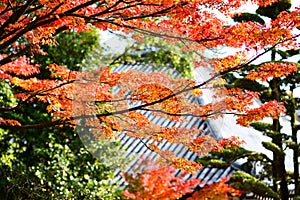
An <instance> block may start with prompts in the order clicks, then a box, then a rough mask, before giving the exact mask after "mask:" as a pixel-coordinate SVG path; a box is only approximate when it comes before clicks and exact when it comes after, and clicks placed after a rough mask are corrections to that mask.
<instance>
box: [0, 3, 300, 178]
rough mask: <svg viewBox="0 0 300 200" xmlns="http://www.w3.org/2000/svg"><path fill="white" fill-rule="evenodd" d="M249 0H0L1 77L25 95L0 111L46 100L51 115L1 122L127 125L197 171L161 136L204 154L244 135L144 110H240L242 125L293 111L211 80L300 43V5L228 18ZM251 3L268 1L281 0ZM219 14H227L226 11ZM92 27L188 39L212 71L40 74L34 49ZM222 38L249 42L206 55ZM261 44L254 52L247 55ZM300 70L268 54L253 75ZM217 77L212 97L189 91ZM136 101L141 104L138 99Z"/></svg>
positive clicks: (176, 163) (171, 160) (208, 113)
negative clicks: (215, 133)
mask: <svg viewBox="0 0 300 200" xmlns="http://www.w3.org/2000/svg"><path fill="white" fill-rule="evenodd" d="M247 2H248V1H243V0H229V1H226V2H224V1H215V0H214V1H212V0H206V1H197V0H191V1H188V0H185V1H180V0H175V1H172V0H167V1H165V0H160V1H152V0H142V1H135V0H132V1H124V0H111V1H97V0H77V1H69V0H61V1H44V0H30V1H26V2H23V1H8V0H2V1H1V4H0V13H1V16H0V23H1V27H0V39H1V40H0V41H1V43H0V52H1V57H0V64H1V67H0V70H1V75H0V77H1V79H2V80H5V81H7V82H9V84H12V85H13V86H14V88H16V90H15V91H14V96H15V97H16V98H17V99H18V100H17V102H16V103H14V104H13V105H9V106H6V105H4V106H2V107H1V108H0V110H1V112H10V111H16V110H18V109H21V108H22V105H23V104H25V103H28V102H34V101H38V102H43V103H44V104H45V105H46V106H47V107H46V109H47V111H48V112H49V113H51V116H52V117H51V120H50V121H48V122H44V123H37V124H32V123H28V121H25V122H20V121H19V120H18V119H16V118H14V117H11V118H5V117H2V115H1V118H0V127H1V128H5V129H33V128H45V127H51V126H70V127H72V128H76V127H83V126H84V127H86V128H88V130H89V132H91V133H93V134H94V135H95V137H97V138H100V139H101V138H116V137H117V135H116V132H119V131H124V132H125V133H126V134H127V135H129V136H132V137H135V138H146V139H149V140H152V141H153V143H152V144H150V145H148V148H150V149H151V150H153V151H155V152H157V153H158V154H160V155H161V157H162V158H164V161H162V162H163V163H165V164H167V165H170V166H173V167H177V168H179V169H182V170H186V171H188V172H191V173H193V172H195V171H197V170H198V169H200V167H201V164H200V163H196V162H193V161H188V160H185V159H183V158H180V157H179V158H177V157H176V156H175V155H174V154H172V153H171V152H165V151H162V150H160V149H159V145H158V144H159V143H160V142H161V141H162V140H167V141H170V142H174V143H182V144H184V145H185V146H186V147H188V148H190V149H191V150H192V151H194V152H197V153H198V154H199V155H203V154H208V153H209V152H210V151H212V150H218V151H222V150H223V149H224V147H228V146H230V145H232V144H240V141H238V140H237V139H232V140H230V139H224V140H221V141H215V140H214V139H213V138H211V137H210V136H203V137H200V138H194V135H195V134H196V133H198V132H199V131H197V130H195V129H186V128H183V127H171V128H166V127H161V126H159V125H157V124H154V123H151V122H150V121H149V120H148V119H147V118H146V117H145V116H143V114H141V113H140V111H152V112H153V113H154V114H156V115H160V116H163V117H166V118H168V119H169V120H172V121H175V122H177V121H181V120H184V119H183V118H184V116H198V117H202V118H203V119H207V118H213V117H219V116H222V115H224V114H234V115H236V117H237V122H238V123H239V124H241V125H249V124H250V123H251V122H253V121H257V120H261V119H263V118H264V117H272V118H274V119H277V118H278V117H279V115H280V114H282V113H283V112H284V111H285V109H284V106H283V105H282V103H281V102H278V101H276V100H278V99H272V100H271V101H269V102H266V103H265V104H263V105H261V106H260V107H258V108H253V107H252V106H251V105H252V103H253V101H254V100H255V99H256V98H258V94H257V93H256V92H251V91H247V90H242V89H226V88H223V87H221V85H220V84H218V83H217V82H213V80H215V79H216V78H218V77H220V76H221V75H224V74H226V73H228V72H232V71H240V70H244V69H245V68H246V67H247V66H249V64H251V63H252V62H253V61H255V60H256V59H257V58H259V57H260V56H262V55H264V54H266V53H267V52H270V51H272V50H273V49H274V48H275V47H288V48H294V47H296V46H297V41H296V38H297V37H298V36H299V35H297V34H295V33H294V32H293V30H294V29H295V28H296V27H298V26H299V23H300V22H299V8H297V9H295V10H294V11H292V12H282V13H280V14H279V15H278V16H277V18H276V19H273V20H272V21H271V22H270V23H269V24H265V25H261V24H259V23H256V22H251V21H249V22H242V23H237V24H230V23H228V20H227V17H230V16H232V15H234V14H236V13H237V12H238V8H239V7H240V6H241V5H243V4H245V3H247ZM251 2H252V3H253V4H258V5H259V6H262V7H263V6H268V5H271V4H272V3H275V2H277V0H268V1H265V0H253V1H251ZM215 10H218V11H217V12H218V13H219V14H217V13H216V11H215ZM219 15H223V16H224V17H223V18H224V19H225V20H222V19H221V17H219ZM92 27H97V28H98V29H100V30H111V31H123V32H125V33H129V32H131V31H135V32H134V36H133V37H134V38H136V39H137V40H142V36H143V34H152V35H154V36H159V37H162V38H163V39H165V40H167V41H169V42H174V43H176V42H183V43H184V45H183V47H182V50H183V51H193V52H196V53H197V54H199V57H200V60H197V61H195V67H198V66H202V65H203V64H206V65H209V66H211V67H212V68H213V69H214V71H213V74H212V76H211V77H210V78H208V79H207V80H204V81H203V82H201V83H197V82H195V81H193V80H188V79H171V78H170V77H169V76H167V75H166V74H163V73H159V72H154V73H151V74H146V73H142V72H137V71H126V72H123V73H116V72H113V73H112V72H111V71H110V69H109V68H106V67H102V68H98V69H95V70H92V71H83V72H79V71H71V70H69V69H67V68H66V67H64V66H59V65H57V64H55V63H51V64H49V65H48V66H47V67H46V69H47V70H49V72H50V73H51V76H50V78H46V79H40V78H38V74H39V72H40V65H39V63H36V62H34V61H33V60H32V57H31V56H32V55H33V54H34V53H40V54H44V53H45V52H43V49H42V48H41V45H55V43H56V41H55V38H54V36H55V35H57V34H59V33H61V32H64V31H76V32H84V31H87V30H90V29H91V28H92ZM220 46H227V47H234V48H239V49H241V50H240V52H238V53H236V54H234V55H230V56H227V57H225V58H222V59H212V60H209V61H205V63H204V60H203V58H204V56H203V52H204V51H205V50H207V49H209V48H217V47H220ZM253 52H254V56H253V57H249V56H247V55H248V54H249V53H253ZM201 55H202V56H201ZM272 66H273V67H272ZM276 66H278V67H280V70H276V71H274V70H272V71H267V70H268V69H273V68H275V67H276ZM253 70H255V69H253ZM283 70H284V72H282V71H283ZM294 70H295V66H294V65H293V64H288V63H285V64H281V65H277V63H269V64H268V65H265V66H263V67H262V68H260V69H258V70H255V72H254V73H253V74H252V77H256V78H257V77H258V76H260V77H261V76H264V77H266V76H268V77H280V76H282V75H288V74H291V73H293V72H294ZM262 72H264V73H262ZM212 86H213V87H215V91H214V92H215V94H216V96H218V95H219V96H220V97H221V98H219V99H218V101H216V102H214V103H208V104H206V105H198V104H192V103H190V102H189V101H188V100H187V99H186V98H185V96H186V94H187V93H188V92H190V91H192V93H194V95H199V94H200V93H201V89H205V88H210V87H212ZM82 88H85V90H82ZM116 88H118V90H117V89H116ZM114 91H116V92H114ZM129 102H133V103H135V104H134V105H133V106H132V104H130V103H129ZM137 104H139V105H137Z"/></svg>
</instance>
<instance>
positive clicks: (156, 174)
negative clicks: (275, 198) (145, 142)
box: [122, 160, 241, 200]
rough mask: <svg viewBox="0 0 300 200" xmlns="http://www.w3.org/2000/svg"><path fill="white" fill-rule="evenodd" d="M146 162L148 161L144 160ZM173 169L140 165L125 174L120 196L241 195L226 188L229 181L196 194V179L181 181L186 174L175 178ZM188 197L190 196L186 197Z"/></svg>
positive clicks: (203, 196) (197, 180)
mask: <svg viewBox="0 0 300 200" xmlns="http://www.w3.org/2000/svg"><path fill="white" fill-rule="evenodd" d="M146 161H147V160H146ZM174 173H175V170H174V169H173V168H170V167H166V166H160V165H158V164H156V163H151V162H145V161H144V162H143V163H142V164H141V167H140V169H138V171H135V172H134V173H125V174H124V177H125V180H126V182H127V186H126V188H125V190H123V191H122V194H123V195H124V196H126V197H128V198H129V199H144V200H147V199H149V200H150V199H160V200H164V199H165V200H167V199H170V200H171V199H180V198H184V199H189V200H193V199H195V200H196V199H197V200H200V199H203V200H205V199H218V200H225V199H229V198H233V197H239V196H241V192H240V191H239V190H236V189H234V188H232V187H230V186H229V184H228V183H227V181H228V178H223V179H221V180H220V181H218V182H217V183H214V184H211V185H206V186H205V187H203V188H202V189H200V190H199V191H197V192H195V191H194V190H193V189H194V188H195V187H196V186H197V185H199V184H201V182H200V180H199V179H196V178H191V179H189V180H184V176H185V175H186V173H182V174H180V175H179V176H174ZM187 195H189V196H190V197H188V198H187V197H186V196H187Z"/></svg>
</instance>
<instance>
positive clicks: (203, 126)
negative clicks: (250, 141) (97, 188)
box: [114, 63, 238, 187]
mask: <svg viewBox="0 0 300 200" xmlns="http://www.w3.org/2000/svg"><path fill="white" fill-rule="evenodd" d="M133 69H134V70H138V71H143V72H152V71H153V68H152V67H151V65H149V64H140V63H138V64H135V65H131V64H125V65H121V66H120V67H117V68H114V71H117V72H122V71H126V70H133ZM162 71H167V70H166V69H162ZM179 76H180V75H179V74H178V73H177V72H173V73H172V77H179ZM188 99H189V100H190V101H191V102H193V103H196V102H197V103H199V104H201V103H202V102H203V101H202V99H201V98H199V97H194V96H188ZM142 113H143V114H145V115H146V116H147V117H148V118H149V120H150V121H152V122H153V123H156V124H158V125H163V126H165V127H171V126H182V127H186V128H190V127H192V126H194V127H197V129H199V135H210V136H212V137H214V138H220V136H219V135H217V134H218V133H215V132H214V131H213V129H212V128H211V125H210V123H209V121H204V120H202V119H200V118H196V117H192V116H189V117H187V118H186V119H187V122H185V123H182V124H179V123H176V124H175V123H174V122H172V121H170V120H167V119H165V118H162V117H158V116H154V115H151V112H149V111H143V112H142ZM200 130H204V132H201V131H200ZM199 135H198V136H199ZM119 138H120V142H121V144H122V147H123V148H126V155H125V156H126V157H130V156H135V158H134V159H133V160H132V162H131V163H130V164H129V165H128V167H127V169H125V171H126V172H130V171H132V170H133V169H135V168H138V163H139V162H138V160H139V159H140V158H141V157H143V158H148V159H151V160H154V159H156V158H157V157H158V155H157V154H156V153H154V152H152V151H151V150H149V149H148V148H147V147H146V146H145V145H144V144H143V142H144V143H148V142H149V141H147V140H146V139H143V141H140V140H137V139H135V138H132V137H129V136H127V135H125V134H124V133H120V134H119ZM159 147H160V148H161V149H162V150H171V151H172V152H173V153H175V155H176V156H178V157H183V158H186V159H188V160H195V159H196V158H197V154H196V153H194V152H191V151H189V150H188V149H187V148H185V147H184V146H183V145H182V144H172V143H169V142H164V143H161V144H160V145H159ZM237 168H238V165H237V164H231V165H229V167H227V168H224V169H217V168H212V167H203V168H202V169H201V170H199V171H198V172H197V173H196V174H195V175H194V177H196V178H199V179H200V180H201V181H203V183H202V184H201V185H200V187H202V186H204V185H205V183H206V184H211V183H214V182H217V181H218V180H220V179H221V178H222V177H226V176H228V175H230V174H232V173H233V172H234V171H236V170H237ZM180 173H181V172H180V171H179V170H177V171H176V174H175V175H179V174H180ZM121 174H122V172H121V171H120V170H117V171H116V172H115V178H114V182H116V183H117V184H118V185H124V183H125V182H124V179H123V177H122V175H121ZM191 177H192V175H186V176H185V177H184V178H185V179H189V178H191Z"/></svg>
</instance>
